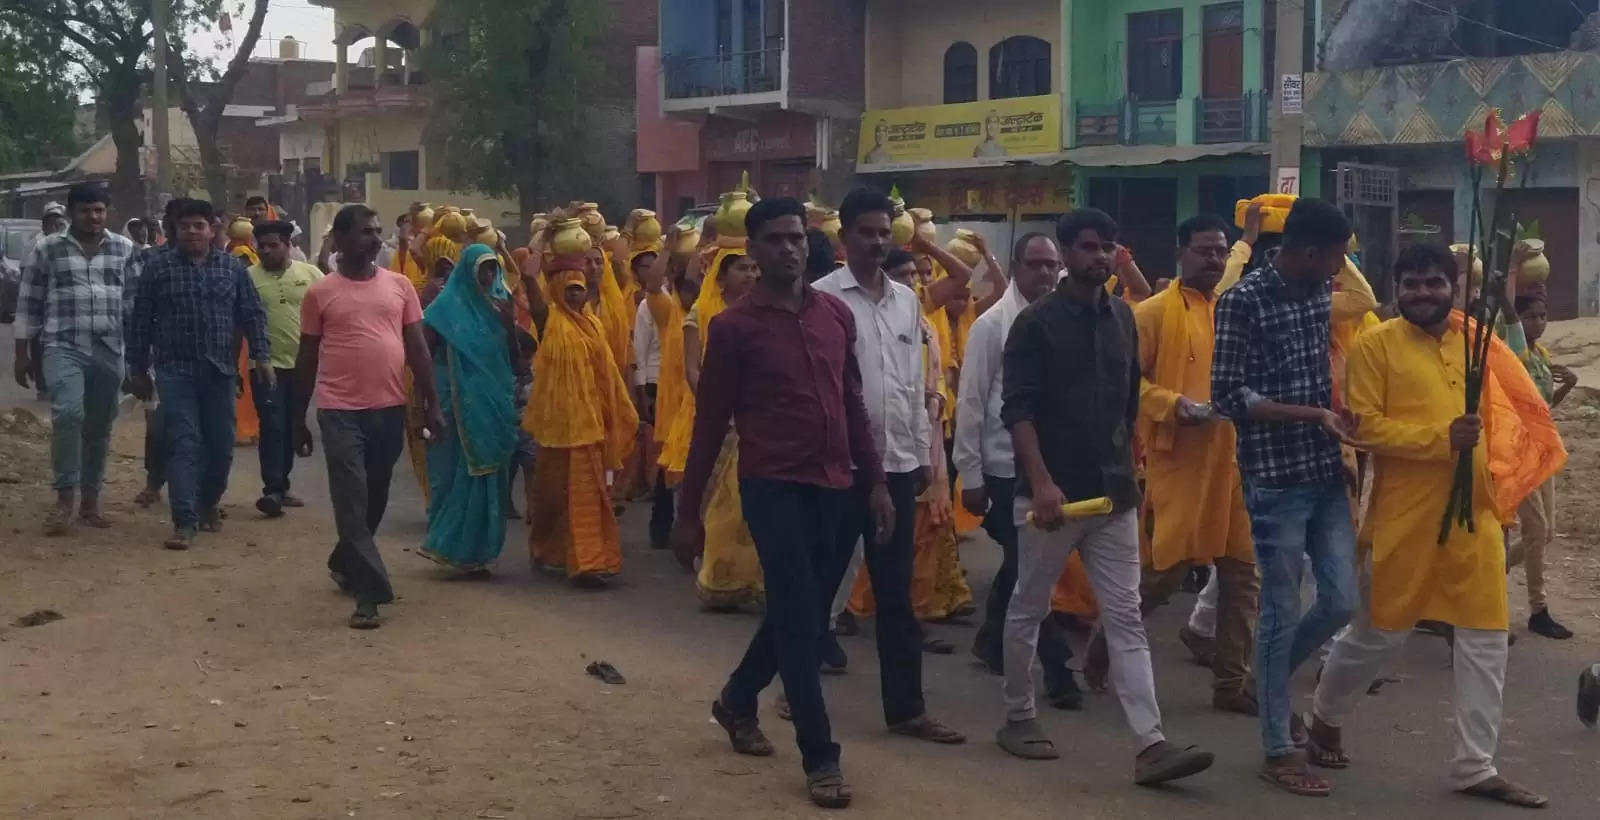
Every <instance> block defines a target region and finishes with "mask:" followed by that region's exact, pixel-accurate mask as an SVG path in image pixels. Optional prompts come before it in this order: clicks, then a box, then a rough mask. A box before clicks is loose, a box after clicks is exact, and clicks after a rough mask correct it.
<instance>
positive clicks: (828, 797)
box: [806, 769, 850, 809]
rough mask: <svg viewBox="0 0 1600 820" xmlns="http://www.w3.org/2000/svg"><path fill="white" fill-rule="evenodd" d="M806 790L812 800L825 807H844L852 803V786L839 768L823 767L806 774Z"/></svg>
mask: <svg viewBox="0 0 1600 820" xmlns="http://www.w3.org/2000/svg"><path fill="white" fill-rule="evenodd" d="M806 792H807V793H808V794H810V795H811V802H812V803H815V804H816V805H817V806H819V807H821V808H824V809H842V808H846V807H848V806H849V805H850V787H849V786H846V785H845V783H844V775H842V774H839V771H838V770H837V769H831V770H830V769H823V770H821V771H818V772H814V773H812V774H808V775H806Z"/></svg>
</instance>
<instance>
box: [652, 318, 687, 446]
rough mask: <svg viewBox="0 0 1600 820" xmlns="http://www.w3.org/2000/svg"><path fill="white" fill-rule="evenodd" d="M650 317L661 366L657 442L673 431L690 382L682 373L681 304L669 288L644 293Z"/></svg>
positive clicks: (657, 396) (662, 440) (657, 398)
mask: <svg viewBox="0 0 1600 820" xmlns="http://www.w3.org/2000/svg"><path fill="white" fill-rule="evenodd" d="M644 299H645V303H646V304H648V305H649V306H650V318H651V320H652V321H654V322H655V323H656V338H658V339H660V340H661V369H660V371H659V372H658V374H657V376H656V429H655V439H656V443H657V444H665V443H666V441H667V435H668V434H669V433H671V432H672V420H673V419H674V418H675V417H676V416H677V415H678V408H679V406H680V405H681V404H682V403H683V396H684V394H685V393H687V392H689V384H688V382H686V381H684V375H683V306H682V305H680V304H678V297H677V295H676V294H674V293H672V292H671V291H666V290H664V291H659V292H657V293H651V294H646V295H645V297H644Z"/></svg>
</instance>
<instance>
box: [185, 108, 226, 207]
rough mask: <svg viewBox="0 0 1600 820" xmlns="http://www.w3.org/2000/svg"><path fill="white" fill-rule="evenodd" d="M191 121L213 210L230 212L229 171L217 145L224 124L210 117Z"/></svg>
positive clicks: (207, 193) (191, 118)
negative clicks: (218, 134) (219, 132)
mask: <svg viewBox="0 0 1600 820" xmlns="http://www.w3.org/2000/svg"><path fill="white" fill-rule="evenodd" d="M189 119H190V121H191V122H190V124H192V125H193V126H194V137H195V142H196V143H199V146H200V168H201V171H202V172H204V174H205V178H206V195H207V196H209V197H211V206H212V207H213V208H216V209H217V210H218V211H227V210H230V208H231V206H232V203H230V202H229V201H228V169H227V168H226V167H224V164H223V162H222V147H221V146H220V145H218V144H217V133H218V131H220V130H221V125H222V124H221V122H219V121H218V120H217V118H215V117H212V116H209V115H201V116H199V117H194V116H191V117H190V118H189Z"/></svg>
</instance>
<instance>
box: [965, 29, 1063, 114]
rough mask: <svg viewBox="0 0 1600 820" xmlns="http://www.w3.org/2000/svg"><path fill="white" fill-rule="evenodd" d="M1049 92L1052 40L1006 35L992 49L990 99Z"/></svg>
mask: <svg viewBox="0 0 1600 820" xmlns="http://www.w3.org/2000/svg"><path fill="white" fill-rule="evenodd" d="M1049 93H1050V44H1049V43H1047V42H1045V41H1043V40H1041V39H1039V38H1038V37H1026V36H1017V37H1007V38H1006V39H1004V40H1001V41H1000V42H998V43H996V44H995V45H994V47H993V48H990V49H989V99H991V100H1003V99H1007V98H1010V97H1036V96H1038V95H1040V94H1049ZM974 99H976V97H974Z"/></svg>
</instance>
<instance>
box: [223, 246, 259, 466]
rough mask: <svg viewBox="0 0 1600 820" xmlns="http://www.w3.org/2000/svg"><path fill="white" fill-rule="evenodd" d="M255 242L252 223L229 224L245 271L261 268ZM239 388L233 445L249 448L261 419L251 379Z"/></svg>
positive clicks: (242, 359) (243, 364)
mask: <svg viewBox="0 0 1600 820" xmlns="http://www.w3.org/2000/svg"><path fill="white" fill-rule="evenodd" d="M253 242H254V239H253V234H252V233H251V225H250V220H248V219H245V218H243V217H239V218H237V219H235V220H234V221H233V222H231V223H229V224H228V253H229V254H231V255H232V256H233V257H234V258H235V259H238V260H239V261H240V262H242V263H243V264H244V266H245V267H246V268H253V267H255V266H256V265H259V264H261V257H260V256H258V255H257V254H256V249H255V246H254V244H253ZM239 372H240V373H249V372H250V357H249V356H247V355H246V354H245V349H244V345H240V346H239ZM239 384H240V388H239V395H238V396H236V397H235V398H234V400H233V444H234V446H235V447H249V446H250V445H253V444H255V443H256V440H257V439H258V438H260V436H261V417H260V416H257V415H256V399H255V392H254V391H253V390H251V389H250V379H248V378H240V380H239Z"/></svg>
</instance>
